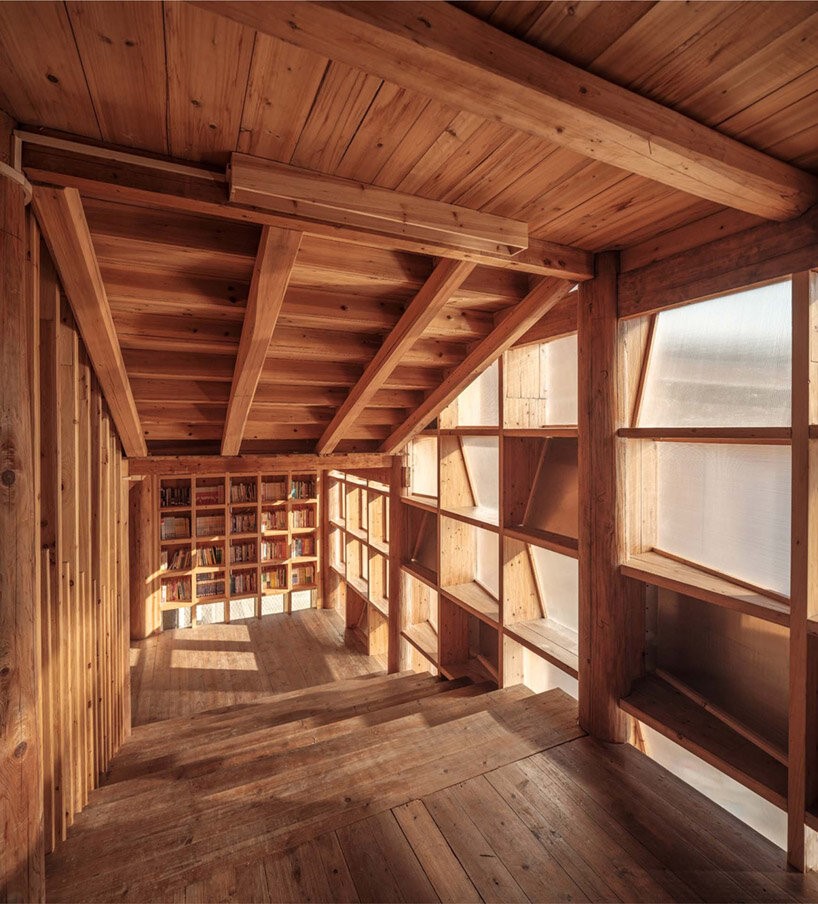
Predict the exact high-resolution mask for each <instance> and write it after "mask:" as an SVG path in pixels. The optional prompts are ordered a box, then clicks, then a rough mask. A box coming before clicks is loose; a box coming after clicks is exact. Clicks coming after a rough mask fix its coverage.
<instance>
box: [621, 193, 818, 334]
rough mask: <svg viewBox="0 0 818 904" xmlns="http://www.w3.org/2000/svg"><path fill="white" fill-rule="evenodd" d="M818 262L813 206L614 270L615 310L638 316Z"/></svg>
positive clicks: (817, 212)
mask: <svg viewBox="0 0 818 904" xmlns="http://www.w3.org/2000/svg"><path fill="white" fill-rule="evenodd" d="M815 266H818V206H816V207H813V208H812V209H811V210H809V211H807V213H805V214H804V215H803V216H801V217H799V218H798V219H797V220H793V221H791V222H789V223H762V224H761V225H760V226H755V227H753V228H752V229H746V230H744V232H739V233H736V234H735V235H730V236H726V237H725V238H723V239H719V240H718V241H715V242H711V243H710V244H708V245H701V246H698V247H696V248H691V249H689V250H688V251H682V252H680V253H679V254H674V255H671V256H670V257H667V258H665V259H664V260H661V261H657V262H656V263H654V264H649V265H648V266H646V267H642V268H640V269H638V270H631V271H630V272H628V273H622V274H620V276H619V316H620V317H638V316H643V315H645V314H651V313H654V312H656V311H660V310H662V309H663V308H670V307H673V306H674V305H679V304H684V303H685V302H688V301H695V300H696V299H700V298H707V297H708V296H711V295H718V294H719V293H721V292H730V291H732V290H735V289H736V288H739V287H741V286H750V285H753V284H754V283H759V282H764V281H766V280H770V279H779V278H782V277H785V276H789V274H790V273H799V272H801V271H803V270H809V269H811V268H813V267H815Z"/></svg>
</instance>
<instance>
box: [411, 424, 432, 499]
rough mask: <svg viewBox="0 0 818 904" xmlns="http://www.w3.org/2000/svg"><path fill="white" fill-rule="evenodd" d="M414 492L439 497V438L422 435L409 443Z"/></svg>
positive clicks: (419, 494)
mask: <svg viewBox="0 0 818 904" xmlns="http://www.w3.org/2000/svg"><path fill="white" fill-rule="evenodd" d="M409 467H410V468H411V473H412V485H411V487H410V489H411V490H412V493H417V495H418V496H431V497H432V498H437V438H436V437H434V436H420V437H418V438H417V439H415V440H413V441H412V442H411V443H410V444H409Z"/></svg>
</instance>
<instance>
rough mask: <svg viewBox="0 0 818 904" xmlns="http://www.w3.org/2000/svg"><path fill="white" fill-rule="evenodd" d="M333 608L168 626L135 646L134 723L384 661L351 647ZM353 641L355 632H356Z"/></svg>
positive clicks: (350, 673) (364, 670)
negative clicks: (231, 620)
mask: <svg viewBox="0 0 818 904" xmlns="http://www.w3.org/2000/svg"><path fill="white" fill-rule="evenodd" d="M344 639H345V638H344V620H343V618H342V617H341V616H340V615H339V614H338V613H337V612H336V611H335V610H334V609H306V610H304V611H301V612H294V613H293V614H292V615H289V616H286V615H270V616H265V617H264V618H261V619H257V618H250V619H247V620H244V621H238V622H234V623H233V624H229V625H223V624H222V625H199V626H197V627H195V628H179V629H177V630H175V631H165V632H163V633H162V634H160V635H159V636H158V637H151V638H148V640H143V641H137V642H133V643H132V644H131V712H132V721H133V724H134V725H144V724H145V723H146V722H156V721H157V720H160V719H173V718H176V717H178V716H187V715H190V714H191V713H194V712H201V711H202V710H206V709H214V708H216V707H220V706H230V705H232V704H235V703H247V702H249V701H251V700H253V699H255V698H256V697H258V695H259V694H275V693H281V692H285V691H292V690H299V689H300V688H304V687H312V686H314V685H316V684H325V683H326V682H328V681H336V680H338V679H340V678H353V677H356V676H358V675H367V674H369V673H370V672H373V671H377V670H380V669H382V668H383V667H384V666H385V662H383V661H381V660H378V659H374V658H372V657H369V656H367V655H366V654H365V653H364V652H362V651H356V650H354V649H350V648H349V647H347V646H345V645H344ZM350 642H353V641H352V637H351V635H350Z"/></svg>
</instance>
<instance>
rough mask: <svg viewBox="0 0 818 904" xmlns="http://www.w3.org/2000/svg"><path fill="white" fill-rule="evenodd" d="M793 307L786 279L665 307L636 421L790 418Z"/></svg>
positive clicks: (736, 422)
mask: <svg viewBox="0 0 818 904" xmlns="http://www.w3.org/2000/svg"><path fill="white" fill-rule="evenodd" d="M791 309H792V299H791V288H790V283H789V281H788V282H780V283H774V284H772V285H769V286H761V287H759V288H756V289H748V290H747V291H744V292H737V293H735V294H733V295H727V296H724V297H722V298H715V299H712V300H711V301H703V302H699V303H697V304H691V305H686V306H685V307H682V308H676V309H675V310H671V311H662V312H661V313H660V314H659V315H658V316H657V319H656V329H655V333H654V337H653V346H652V349H651V356H650V361H649V365H648V371H647V375H646V380H645V389H644V396H643V401H642V407H641V411H640V414H639V424H638V426H640V427H786V426H789V424H790V420H791V418H790V394H791V386H790V374H791V364H792V318H791Z"/></svg>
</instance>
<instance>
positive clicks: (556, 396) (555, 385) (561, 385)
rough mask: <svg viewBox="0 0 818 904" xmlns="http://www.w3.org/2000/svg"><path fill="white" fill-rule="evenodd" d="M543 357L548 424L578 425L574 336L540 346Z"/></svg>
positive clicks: (575, 344)
mask: <svg viewBox="0 0 818 904" xmlns="http://www.w3.org/2000/svg"><path fill="white" fill-rule="evenodd" d="M543 352H544V356H545V386H546V390H545V416H546V423H548V424H576V423H577V411H578V402H577V393H578V381H579V375H578V369H577V336H576V333H574V334H573V335H572V336H565V338H563V339H555V340H554V341H553V342H545V343H543Z"/></svg>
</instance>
